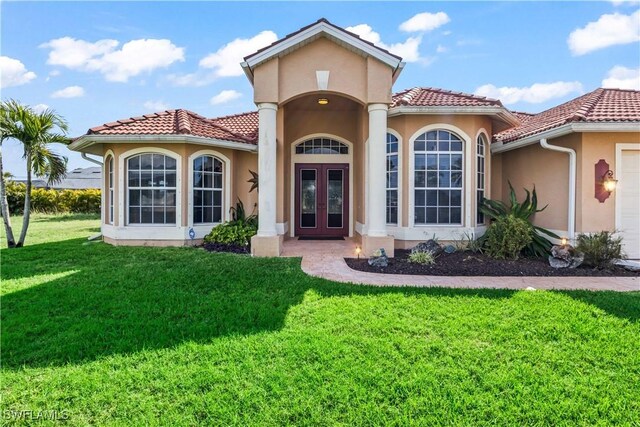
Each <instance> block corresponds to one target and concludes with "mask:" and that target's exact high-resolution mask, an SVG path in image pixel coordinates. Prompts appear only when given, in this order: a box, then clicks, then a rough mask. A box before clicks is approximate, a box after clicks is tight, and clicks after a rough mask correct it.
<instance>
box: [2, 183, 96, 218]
mask: <svg viewBox="0 0 640 427" xmlns="http://www.w3.org/2000/svg"><path fill="white" fill-rule="evenodd" d="M6 184H7V185H6V189H7V202H8V203H9V212H11V214H12V215H21V214H22V213H23V210H24V194H25V191H26V185H25V184H23V183H18V182H13V181H10V180H8V181H7V182H6ZM101 203H102V199H101V192H100V190H98V189H94V188H88V189H84V190H53V189H46V188H32V189H31V210H32V211H33V212H41V213H68V212H70V213H100V206H101Z"/></svg>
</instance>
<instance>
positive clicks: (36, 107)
mask: <svg viewBox="0 0 640 427" xmlns="http://www.w3.org/2000/svg"><path fill="white" fill-rule="evenodd" d="M49 108H50V107H49V106H48V105H47V104H36V105H34V106H33V107H31V109H32V110H33V111H35V112H36V113H42V112H43V111H44V110H48V109H49Z"/></svg>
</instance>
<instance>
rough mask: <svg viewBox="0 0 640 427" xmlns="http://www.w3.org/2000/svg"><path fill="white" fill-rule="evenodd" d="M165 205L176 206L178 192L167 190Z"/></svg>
mask: <svg viewBox="0 0 640 427" xmlns="http://www.w3.org/2000/svg"><path fill="white" fill-rule="evenodd" d="M164 197H165V205H167V206H175V205H176V190H165V192H164Z"/></svg>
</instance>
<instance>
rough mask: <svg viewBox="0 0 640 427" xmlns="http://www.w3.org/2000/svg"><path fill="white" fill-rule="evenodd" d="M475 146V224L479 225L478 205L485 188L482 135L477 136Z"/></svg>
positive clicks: (481, 219)
mask: <svg viewBox="0 0 640 427" xmlns="http://www.w3.org/2000/svg"><path fill="white" fill-rule="evenodd" d="M476 144H477V148H476V181H477V182H476V211H477V213H476V224H477V225H481V224H484V214H483V213H482V212H480V204H481V203H482V201H483V200H484V191H485V188H486V174H485V167H486V161H485V153H486V150H487V144H486V139H485V138H484V135H479V136H478V140H477V141H476Z"/></svg>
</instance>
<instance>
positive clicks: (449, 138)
mask: <svg viewBox="0 0 640 427" xmlns="http://www.w3.org/2000/svg"><path fill="white" fill-rule="evenodd" d="M413 149H414V172H413V174H414V176H413V179H414V223H415V224H423V225H425V224H452V225H460V224H462V182H463V171H462V168H463V142H462V139H461V138H460V137H458V136H457V135H455V134H453V133H451V132H449V131H446V130H433V131H429V132H425V133H423V134H422V135H420V136H419V137H418V138H416V139H415V141H414V142H413Z"/></svg>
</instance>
